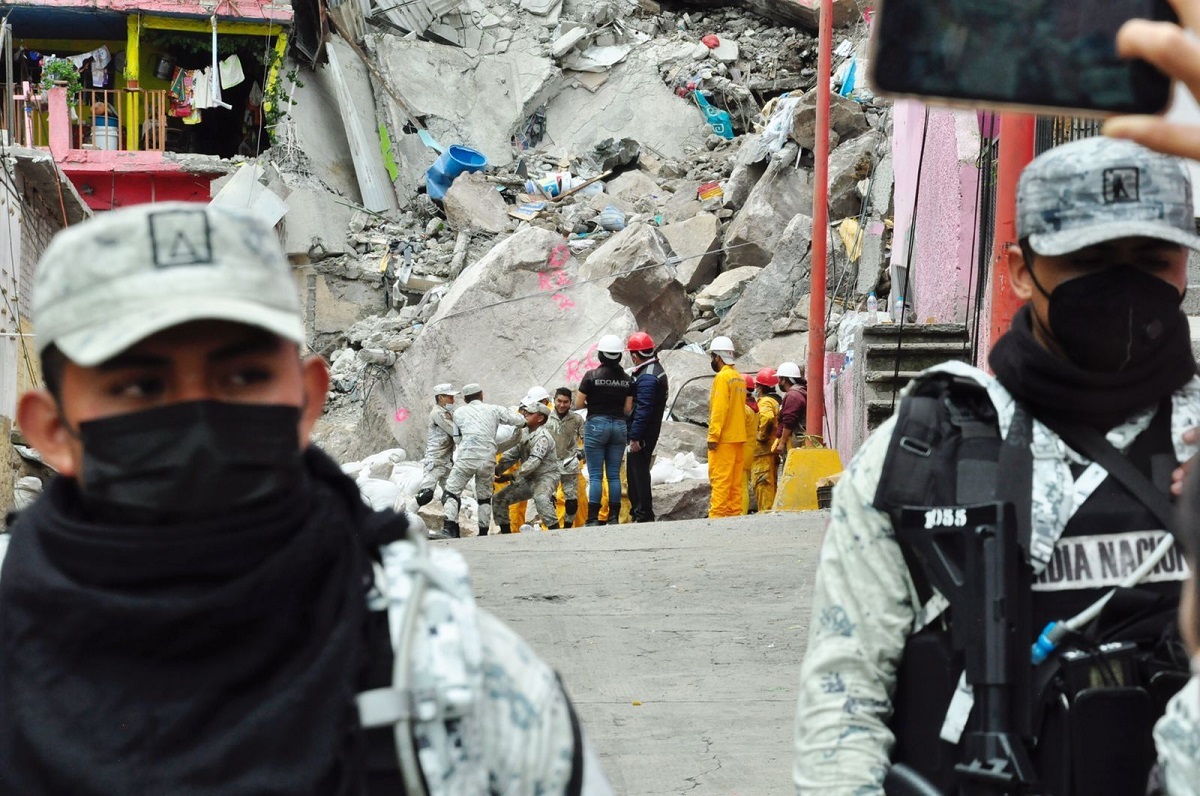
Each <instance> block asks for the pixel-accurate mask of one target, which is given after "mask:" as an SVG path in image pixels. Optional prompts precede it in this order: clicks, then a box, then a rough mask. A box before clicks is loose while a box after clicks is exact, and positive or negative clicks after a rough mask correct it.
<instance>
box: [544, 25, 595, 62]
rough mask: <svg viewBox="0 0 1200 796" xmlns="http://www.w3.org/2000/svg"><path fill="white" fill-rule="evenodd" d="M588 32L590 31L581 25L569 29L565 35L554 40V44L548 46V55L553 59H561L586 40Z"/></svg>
mask: <svg viewBox="0 0 1200 796" xmlns="http://www.w3.org/2000/svg"><path fill="white" fill-rule="evenodd" d="M590 32H591V31H589V30H588V29H587V28H585V27H583V26H582V25H577V26H575V27H573V28H571V29H570V30H568V31H567V32H566V33H564V34H563V35H561V36H559V37H558V38H557V39H555V40H554V43H553V44H551V45H550V55H552V56H554V57H555V58H562V57H563V56H565V55H566V54H567V53H569V52H571V50H574V49H575V47H576V46H577V45H578V44H579V43H580V42H581V41H583V40H584V39H586V38H587V36H588V33H590Z"/></svg>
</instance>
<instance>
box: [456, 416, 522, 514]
mask: <svg viewBox="0 0 1200 796" xmlns="http://www.w3.org/2000/svg"><path fill="white" fill-rule="evenodd" d="M454 424H455V425H456V426H458V432H459V434H460V435H461V438H460V440H459V443H458V455H457V456H456V457H455V460H454V466H453V467H452V468H450V476H449V477H448V478H447V479H446V486H445V489H444V492H445V495H444V496H443V501H442V502H443V503H445V505H446V513H445V517H446V520H447V521H449V522H453V523H457V522H458V511H459V508H460V506H461V503H462V491H463V490H464V489H465V488H466V486H467V484H468V483H470V482H471V481H472V480H474V482H475V500H477V501H478V502H479V531H480V533H483V532H484V531H486V530H487V528H488V527H489V526H490V525H491V521H492V509H491V501H492V492H493V491H494V483H495V477H496V432H497V431H498V430H499V429H500V426H502V425H504V426H516V427H517V428H520V427H521V426H524V425H525V418H523V417H521V415H520V414H518V413H517V412H516V411H515V410H513V409H506V408H504V407H503V406H495V405H494V404H485V403H484V402H483V401H471V402H470V403H468V404H464V405H463V406H460V407H458V409H456V410H454Z"/></svg>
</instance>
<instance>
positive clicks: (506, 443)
mask: <svg viewBox="0 0 1200 796" xmlns="http://www.w3.org/2000/svg"><path fill="white" fill-rule="evenodd" d="M527 403H542V404H545V405H546V406H549V405H550V393H548V392H546V388H545V387H543V386H541V385H540V384H535V385H534V386H532V387H530V388H529V389H528V390H526V391H525V397H524V398H522V399H521V402H520V403H519V404H517V406H516V407H515V411H517V412H520V411H521V409H520V407H521V406H523V405H524V404H527ZM506 428H508V427H506ZM527 434H528V429H526V428H524V427H522V428H509V433H507V434H506V433H503V429H501V433H500V434H499V435H498V437H497V440H496V453H497V454H503V453H505V452H506V451H508V450H510V449H512V448H513V447H514V446H516V445H517V444H518V443H520V442H521V440H522V439H524V438H525V436H526V435H527ZM497 462H499V459H498V458H497ZM510 469H511V470H513V471H514V472H515V471H516V466H515V465H514V466H513V467H512V468H510ZM502 474H503V472H502V471H501V472H497V478H496V480H495V490H496V491H497V492H499V491H500V489H501V488H502V484H501V479H500V477H499V476H500V475H502ZM512 474H513V473H508V475H512ZM505 483H507V481H505ZM492 499H493V500H495V495H493V496H492ZM528 511H529V501H527V500H519V501H516V502H514V503H510V504H509V506H508V524H509V526H516V527H517V528H520V527H521V526H522V525H524V524H525V515H526V514H527V513H528ZM497 523H499V517H497ZM518 533H520V531H518Z"/></svg>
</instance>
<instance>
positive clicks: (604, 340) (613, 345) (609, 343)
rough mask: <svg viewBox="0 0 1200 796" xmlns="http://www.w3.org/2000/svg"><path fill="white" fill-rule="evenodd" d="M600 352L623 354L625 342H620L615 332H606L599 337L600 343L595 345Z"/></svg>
mask: <svg viewBox="0 0 1200 796" xmlns="http://www.w3.org/2000/svg"><path fill="white" fill-rule="evenodd" d="M597 348H598V349H599V351H600V353H601V354H624V353H625V344H624V343H622V342H621V338H620V337H617V336H616V335H615V334H606V335H604V336H603V337H601V338H600V345H599V346H597Z"/></svg>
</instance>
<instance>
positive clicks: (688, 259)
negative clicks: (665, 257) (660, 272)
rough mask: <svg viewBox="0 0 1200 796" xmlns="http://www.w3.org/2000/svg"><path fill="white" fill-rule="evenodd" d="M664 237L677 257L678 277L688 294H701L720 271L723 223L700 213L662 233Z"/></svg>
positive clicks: (671, 225)
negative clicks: (699, 292) (695, 292)
mask: <svg viewBox="0 0 1200 796" xmlns="http://www.w3.org/2000/svg"><path fill="white" fill-rule="evenodd" d="M661 232H662V234H663V237H664V238H666V240H667V243H668V244H669V245H670V247H671V251H673V252H674V253H675V260H676V262H675V273H676V275H677V276H678V278H679V281H680V282H681V283H682V284H683V286H684V288H686V289H687V290H688V292H694V291H697V290H700V289H701V288H703V287H704V286H705V285H707V284H708V283H709V282H711V281H712V280H713V279H715V278H716V276H717V274H718V273H719V272H720V269H721V221H720V219H718V218H717V217H716V216H715V215H713V214H712V213H698V214H697V215H696V216H694V217H693V218H689V219H687V220H686V221H680V222H678V223H675V224H667V225H666V226H665V227H663V228H662V229H661Z"/></svg>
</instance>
